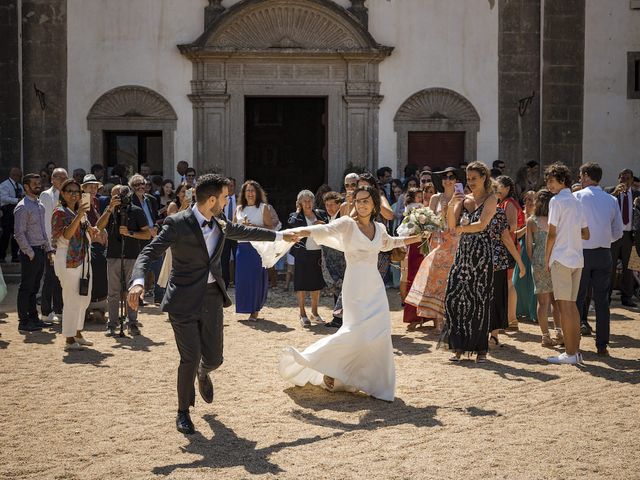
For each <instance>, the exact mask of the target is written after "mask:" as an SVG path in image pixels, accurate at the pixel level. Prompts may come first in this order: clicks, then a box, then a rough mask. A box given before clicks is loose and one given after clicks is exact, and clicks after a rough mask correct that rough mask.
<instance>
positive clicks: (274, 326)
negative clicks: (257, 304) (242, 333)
mask: <svg viewBox="0 0 640 480" xmlns="http://www.w3.org/2000/svg"><path fill="white" fill-rule="evenodd" d="M238 323H241V324H242V325H245V326H247V327H249V328H252V329H254V330H258V331H260V332H266V333H271V332H278V333H286V332H292V331H293V330H295V329H293V328H291V327H288V326H287V325H285V324H283V323H278V322H274V321H273V320H266V319H264V318H261V319H260V320H258V321H256V322H250V321H249V320H238Z"/></svg>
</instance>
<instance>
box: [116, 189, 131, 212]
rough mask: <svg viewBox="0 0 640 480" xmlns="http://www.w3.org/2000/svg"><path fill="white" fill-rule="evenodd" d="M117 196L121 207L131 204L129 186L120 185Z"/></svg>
mask: <svg viewBox="0 0 640 480" xmlns="http://www.w3.org/2000/svg"><path fill="white" fill-rule="evenodd" d="M118 198H120V206H121V207H125V208H126V207H128V206H129V205H131V190H129V187H122V188H121V189H120V195H118Z"/></svg>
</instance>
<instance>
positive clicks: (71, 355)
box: [62, 348, 113, 368]
mask: <svg viewBox="0 0 640 480" xmlns="http://www.w3.org/2000/svg"><path fill="white" fill-rule="evenodd" d="M109 357H113V353H102V352H99V351H97V350H93V349H89V348H85V349H84V350H78V351H75V352H67V353H66V355H65V356H64V357H63V358H62V361H63V362H64V363H67V364H79V365H92V366H94V367H98V368H109V365H102V362H104V361H105V360H106V359H107V358H109Z"/></svg>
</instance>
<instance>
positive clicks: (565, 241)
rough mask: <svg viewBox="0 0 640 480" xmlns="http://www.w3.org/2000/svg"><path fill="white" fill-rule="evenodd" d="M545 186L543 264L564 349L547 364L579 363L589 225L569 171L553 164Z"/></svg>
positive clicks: (547, 171) (580, 357)
mask: <svg viewBox="0 0 640 480" xmlns="http://www.w3.org/2000/svg"><path fill="white" fill-rule="evenodd" d="M544 177H545V181H546V182H547V188H548V189H549V190H550V191H551V193H553V194H555V196H554V197H553V198H552V199H551V201H550V202H549V234H548V236H547V248H546V263H547V268H549V270H550V271H551V281H552V283H553V296H554V297H555V299H556V302H557V304H558V308H559V310H560V322H561V324H562V331H563V335H564V346H565V352H564V353H562V354H560V355H558V356H557V357H549V358H547V361H549V362H550V363H566V364H571V365H575V364H577V363H582V355H581V354H580V314H579V312H578V307H577V306H576V298H577V297H578V289H579V287H580V276H581V274H582V267H583V266H584V259H583V256H582V240H588V239H589V228H588V226H587V221H586V219H585V217H584V215H583V213H582V206H581V204H580V202H579V201H578V200H577V199H576V198H575V197H574V196H573V195H572V194H571V190H570V188H569V187H570V186H571V171H570V170H569V168H568V167H567V166H566V165H563V164H561V163H554V164H553V165H551V166H550V167H548V168H547V169H546V170H545V172H544Z"/></svg>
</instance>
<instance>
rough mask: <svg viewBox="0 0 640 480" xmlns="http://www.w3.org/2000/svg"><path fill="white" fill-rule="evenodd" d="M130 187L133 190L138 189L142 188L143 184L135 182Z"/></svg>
mask: <svg viewBox="0 0 640 480" xmlns="http://www.w3.org/2000/svg"><path fill="white" fill-rule="evenodd" d="M131 186H132V187H133V188H138V187H142V186H144V182H136V183H132V184H131Z"/></svg>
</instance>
